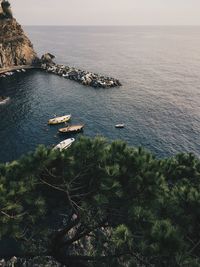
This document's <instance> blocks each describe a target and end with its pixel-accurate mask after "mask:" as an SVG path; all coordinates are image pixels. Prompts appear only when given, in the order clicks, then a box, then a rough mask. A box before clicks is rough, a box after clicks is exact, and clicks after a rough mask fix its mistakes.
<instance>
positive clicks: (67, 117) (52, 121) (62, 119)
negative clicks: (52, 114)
mask: <svg viewBox="0 0 200 267" xmlns="http://www.w3.org/2000/svg"><path fill="white" fill-rule="evenodd" d="M70 119H71V115H65V116H61V117H56V118H53V119H50V120H49V121H48V124H50V125H54V124H60V123H64V122H67V121H69V120H70Z"/></svg>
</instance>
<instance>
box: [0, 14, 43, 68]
mask: <svg viewBox="0 0 200 267" xmlns="http://www.w3.org/2000/svg"><path fill="white" fill-rule="evenodd" d="M37 61H38V58H37V54H36V53H35V51H34V49H33V45H32V44H31V42H30V40H29V39H28V37H27V36H26V35H25V33H24V31H23V29H22V27H21V26H20V25H19V24H18V23H17V21H16V20H15V19H14V18H11V19H0V69H1V68H2V69H3V68H9V67H10V68H12V66H13V67H14V66H20V65H33V64H35V63H36V62H37Z"/></svg>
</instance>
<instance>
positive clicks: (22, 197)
mask: <svg viewBox="0 0 200 267" xmlns="http://www.w3.org/2000/svg"><path fill="white" fill-rule="evenodd" d="M0 237H1V238H13V239H16V240H17V241H18V244H19V246H20V247H21V249H22V251H23V253H24V255H26V253H27V254H29V255H30V254H31V253H32V254H33V255H36V254H37V255H38V254H43V253H44V254H46V255H47V254H48V255H52V256H54V257H55V258H57V259H58V260H60V261H61V262H63V263H65V264H66V263H67V264H68V265H70V264H71V266H73V264H75V266H78V263H80V262H83V261H85V262H87V264H89V266H95V267H98V266H101V267H104V266H105V267H108V266H109V267H112V266H118V267H120V266H130V267H131V266H156V267H157V266H158V267H165V266H166V267H169V266H170V267H176V266H177V267H178V266H181V267H189V266H192V267H196V266H200V160H199V159H198V158H197V157H195V156H194V155H192V154H179V155H177V156H176V157H173V158H168V159H162V160H159V159H156V158H155V157H154V156H153V155H152V154H151V153H149V152H147V151H145V150H144V149H142V148H138V149H136V148H132V147H128V146H127V145H126V144H125V143H124V142H121V141H116V142H113V143H111V144H110V143H108V142H107V141H106V140H105V139H103V138H100V137H98V138H95V139H89V138H80V140H79V141H77V142H76V143H75V144H73V146H72V147H71V148H70V149H68V150H66V151H62V152H60V151H55V150H51V149H47V148H45V147H44V146H40V147H38V149H37V150H36V151H35V152H34V153H32V154H29V155H27V156H24V157H22V158H21V159H19V160H18V161H14V162H11V163H8V164H1V165H0ZM13 254H14V252H13Z"/></svg>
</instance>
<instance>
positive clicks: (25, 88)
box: [0, 26, 200, 162]
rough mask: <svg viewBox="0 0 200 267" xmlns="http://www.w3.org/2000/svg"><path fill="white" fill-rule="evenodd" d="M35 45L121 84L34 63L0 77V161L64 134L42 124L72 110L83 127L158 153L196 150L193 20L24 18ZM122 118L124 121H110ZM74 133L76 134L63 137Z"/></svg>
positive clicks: (199, 70)
mask: <svg viewBox="0 0 200 267" xmlns="http://www.w3.org/2000/svg"><path fill="white" fill-rule="evenodd" d="M24 29H25V32H26V33H27V34H28V36H29V38H30V39H31V41H32V43H33V44H34V48H35V50H36V51H37V52H38V54H39V55H40V56H41V55H42V54H44V53H46V52H50V53H52V54H53V55H55V56H56V62H57V63H60V64H65V65H70V66H74V67H77V68H80V69H83V70H88V71H92V72H96V73H99V74H103V75H106V76H112V77H114V78H117V79H119V80H120V81H121V83H122V85H123V86H121V87H117V88H111V89H95V88H91V87H85V86H83V85H81V84H78V83H76V82H74V81H70V80H66V79H65V78H62V77H59V76H56V75H54V74H47V73H45V72H42V71H39V70H31V71H27V72H26V73H16V74H15V75H13V76H10V77H7V78H1V79H0V95H6V96H9V97H10V99H11V100H10V102H9V103H8V104H7V105H0V162H8V161H12V160H15V159H18V158H19V157H20V156H22V155H23V154H24V153H28V152H30V151H34V150H35V148H36V147H37V146H38V145H39V144H44V145H46V146H49V147H51V146H53V145H55V144H57V143H59V142H60V141H62V140H63V139H66V138H67V136H63V135H59V134H58V133H57V131H58V128H59V127H60V126H48V125H47V122H48V120H49V119H50V118H52V117H54V116H55V115H57V116H60V115H64V114H72V120H71V123H72V124H74V123H75V124H76V123H84V124H85V130H84V132H83V134H82V135H85V136H89V137H95V136H99V135H100V136H104V137H106V138H107V139H108V141H112V140H117V139H121V140H124V141H125V142H127V144H129V145H131V146H136V147H138V146H143V147H145V148H146V149H147V150H150V151H151V152H152V153H153V154H155V155H156V156H157V157H158V158H165V157H169V156H173V155H175V154H177V153H180V152H192V153H194V154H196V155H197V156H199V155H200V27H198V26H196V27H195V26H180V27H178V26H170V27H168V26H162V27H159V26H155V27H154V26H133V27H132V26H130V27H125V26H124V27H120V26H119V27H118V26H115V27H110V26H107V27H101V26H94V27H92V26H80V27H79V26H59V27H57V26H37V27H36V26H26V27H24ZM118 123H124V124H125V128H124V129H116V128H115V125H116V124H118ZM72 136H73V137H75V138H76V139H78V138H79V136H80V134H79V135H76V136H74V135H70V137H72Z"/></svg>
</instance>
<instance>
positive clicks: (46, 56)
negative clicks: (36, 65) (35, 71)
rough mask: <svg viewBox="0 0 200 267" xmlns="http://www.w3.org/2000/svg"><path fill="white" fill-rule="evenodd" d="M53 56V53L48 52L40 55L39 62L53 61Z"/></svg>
mask: <svg viewBox="0 0 200 267" xmlns="http://www.w3.org/2000/svg"><path fill="white" fill-rule="evenodd" d="M54 58H55V56H54V55H52V54H50V53H46V54H44V55H43V56H42V57H41V62H42V64H46V63H47V64H49V63H53V59H54Z"/></svg>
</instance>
